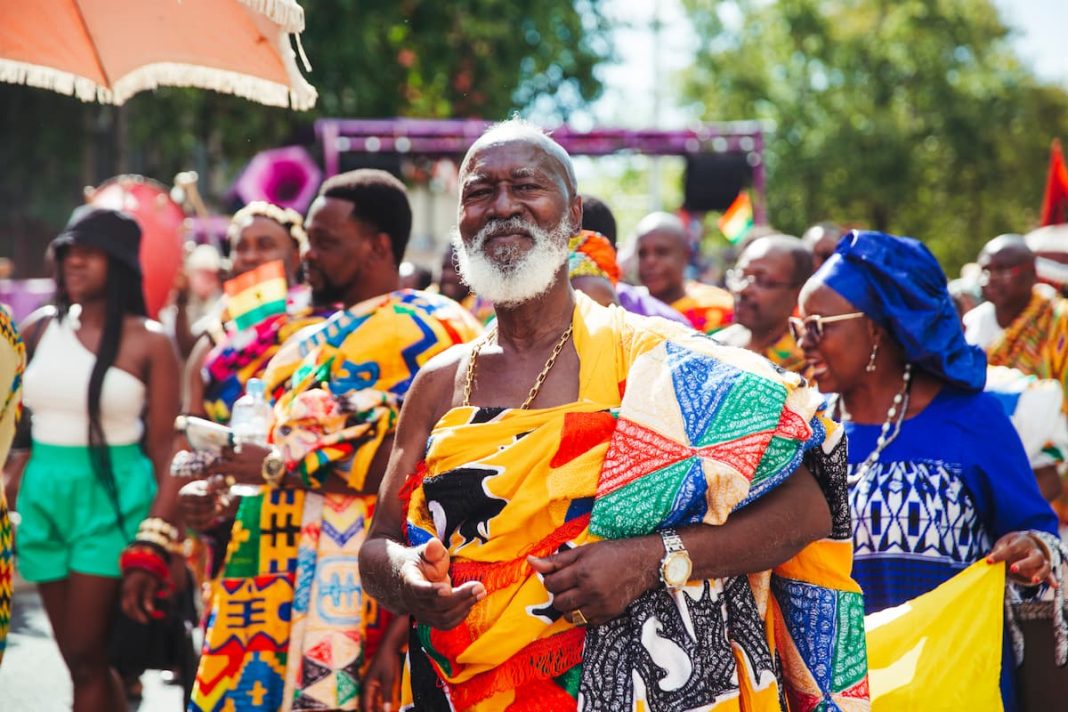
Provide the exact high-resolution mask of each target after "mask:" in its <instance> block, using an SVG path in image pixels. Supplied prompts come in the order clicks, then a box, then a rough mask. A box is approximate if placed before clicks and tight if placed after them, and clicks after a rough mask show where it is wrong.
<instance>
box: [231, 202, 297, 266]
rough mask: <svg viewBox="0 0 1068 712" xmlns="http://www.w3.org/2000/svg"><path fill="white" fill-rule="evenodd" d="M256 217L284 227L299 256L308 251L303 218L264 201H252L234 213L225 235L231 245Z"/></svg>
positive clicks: (290, 209) (295, 212) (293, 211)
mask: <svg viewBox="0 0 1068 712" xmlns="http://www.w3.org/2000/svg"><path fill="white" fill-rule="evenodd" d="M257 217H261V218H267V219H269V220H274V221H275V222H276V223H278V224H279V225H281V226H282V227H284V228H285V229H286V231H287V232H289V236H290V237H291V238H293V242H295V243H297V248H298V249H299V250H300V254H301V255H303V254H304V253H305V252H306V251H307V250H308V234H307V233H306V232H304V218H303V217H301V215H300V213H298V212H297V211H296V210H293V209H292V208H282V207H279V206H277V205H275V204H274V203H268V202H266V201H264V200H253V201H252V202H251V203H249V204H248V205H246V206H245V207H243V208H241V209H240V210H238V211H237V212H236V213H234V217H233V218H232V219H231V220H230V228H229V230H227V233H226V237H227V239H228V240H229V241H230V242H231V243H232V242H233V241H234V240H236V239H237V238H238V236H239V235H240V234H241V230H242V229H243V228H244V227H245V224H246V223H247V222H250V221H251V220H252V218H257Z"/></svg>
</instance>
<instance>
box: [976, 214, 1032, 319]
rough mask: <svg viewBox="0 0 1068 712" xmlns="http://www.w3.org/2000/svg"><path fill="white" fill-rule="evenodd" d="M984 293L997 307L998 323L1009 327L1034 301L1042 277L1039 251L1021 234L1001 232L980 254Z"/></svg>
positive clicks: (981, 280)
mask: <svg viewBox="0 0 1068 712" xmlns="http://www.w3.org/2000/svg"><path fill="white" fill-rule="evenodd" d="M979 267H980V268H981V269H982V272H981V274H980V277H979V280H980V284H982V287H983V296H984V297H986V299H987V300H988V301H989V302H990V303H991V304H993V305H994V308H995V309H996V310H997V313H998V314H997V316H998V323H1000V324H1001V325H1002V326H1008V325H1009V323H1011V322H1012V320H1014V319H1015V318H1016V317H1018V316H1019V315H1020V314H1022V313H1023V310H1024V309H1025V308H1026V307H1027V305H1028V303H1029V302H1030V301H1031V292H1032V290H1033V289H1034V286H1035V282H1037V281H1038V276H1037V275H1036V273H1035V254H1034V253H1033V252H1031V248H1029V247H1028V246H1027V243H1026V242H1025V241H1024V239H1023V238H1022V237H1021V236H1019V235H999V236H997V237H995V238H994V239H993V240H991V241H990V242H988V243H986V245H985V246H984V247H983V250H982V252H980V253H979Z"/></svg>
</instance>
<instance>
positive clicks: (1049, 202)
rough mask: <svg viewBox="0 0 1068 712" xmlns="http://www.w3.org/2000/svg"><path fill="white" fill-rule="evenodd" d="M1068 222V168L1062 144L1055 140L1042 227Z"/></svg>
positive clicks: (1043, 200)
mask: <svg viewBox="0 0 1068 712" xmlns="http://www.w3.org/2000/svg"><path fill="white" fill-rule="evenodd" d="M1066 222H1068V167H1066V166H1065V165H1064V154H1063V153H1061V142H1060V141H1059V140H1058V139H1053V145H1052V146H1050V149H1049V177H1048V178H1046V195H1045V196H1044V197H1043V198H1042V217H1041V219H1040V220H1039V224H1040V225H1059V224H1060V223H1066Z"/></svg>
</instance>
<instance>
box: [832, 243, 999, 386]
mask: <svg viewBox="0 0 1068 712" xmlns="http://www.w3.org/2000/svg"><path fill="white" fill-rule="evenodd" d="M813 279H814V280H817V281H820V282H822V283H823V284H825V285H827V286H828V287H830V288H831V289H833V290H834V291H835V292H837V293H838V294H840V295H841V296H842V297H843V298H845V299H846V301H848V302H849V303H850V304H852V305H853V306H854V307H856V308H857V309H858V310H860V311H862V312H864V315H865V316H867V317H868V318H869V319H871V320H872V321H874V322H875V323H876V324H878V325H879V326H881V327H883V328H884V329H886V330H887V331H889V332H890V335H891V336H892V337H893V338H894V340H895V341H897V343H898V344H900V345H901V347H902V348H903V349H904V351H905V359H906V360H907V361H908V362H909V363H912V364H915V365H916V366H919V367H920V368H922V369H924V370H925V371H927V372H929V373H931V374H933V375H934V376H936V377H937V378H938V379H939V380H942V381H946V382H947V383H951V384H953V385H954V386H956V387H957V388H963V389H965V390H970V391H981V390H983V384H984V383H985V381H986V357H985V355H984V354H983V351H982V349H980V348H978V347H977V346H972V345H971V344H969V343H968V342H967V341H965V340H964V331H963V330H962V329H961V325H960V315H959V314H958V313H957V308H956V306H955V305H954V304H953V298H952V297H950V296H949V290H948V289H947V286H946V285H947V282H946V275H945V273H944V272H943V271H942V267H941V266H939V264H938V260H936V259H935V256H934V255H932V254H931V251H930V250H928V249H927V247H926V246H925V245H924V244H923V243H922V242H919V241H918V240H914V239H912V238H911V237H897V236H896V235H887V234H885V233H882V232H867V231H860V230H853V231H852V232H849V233H847V234H846V235H844V236H843V237H842V239H841V240H840V241H839V242H838V249H837V250H836V251H835V253H834V254H833V255H831V256H830V257H829V258H828V259H827V261H826V262H824V263H823V265H822V266H821V267H820V268H819V270H818V271H817V272H816V274H815V275H814V276H813ZM1006 365H1007V364H1006Z"/></svg>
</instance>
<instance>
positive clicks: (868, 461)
mask: <svg viewBox="0 0 1068 712" xmlns="http://www.w3.org/2000/svg"><path fill="white" fill-rule="evenodd" d="M901 380H902V381H903V383H902V385H901V390H900V391H898V393H897V394H896V395H895V396H894V400H893V402H892V403H891V404H890V409H889V410H887V411H886V420H885V421H884V422H883V427H882V428H881V429H880V430H879V437H878V438H877V439H876V441H875V449H874V450H872V451H871V454H870V455H868V457H867V458H865V459H864V462H862V463H860V465H859V466H858V467H857V468H856V469H855V470H854V471H853V472H852V473H851V474H850V475H849V478H848V479H849V483H850V484H853V483H856V482H860V481H861V480H862V479H864V478H865V477H866V476H867V475H868V473H869V472H870V471H871V469H872V468H873V467H875V463H877V462H878V461H879V456H880V455H882V453H883V450H885V449H886V447H887V445H889V444H890V443H892V442H893V441H894V439H895V438H896V437H897V436H898V435H899V434H900V433H901V423H902V422H904V420H905V414H906V413H907V412H908V410H909V394H910V392H911V385H912V364H911V363H909V364H905V373H904V375H903V376H902V378H901ZM835 399H836V401H837V400H838V396H837V395H836V396H835ZM836 405H838V403H836ZM840 405H841V413H842V420H848V419H849V414H848V413H846V410H845V404H844V403H842V404H840ZM832 412H833V409H832ZM891 428H892V429H893V431H892V432H891Z"/></svg>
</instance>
